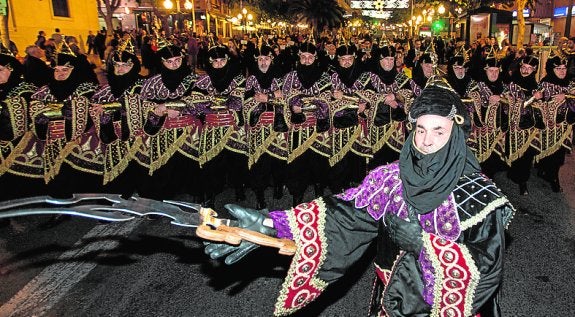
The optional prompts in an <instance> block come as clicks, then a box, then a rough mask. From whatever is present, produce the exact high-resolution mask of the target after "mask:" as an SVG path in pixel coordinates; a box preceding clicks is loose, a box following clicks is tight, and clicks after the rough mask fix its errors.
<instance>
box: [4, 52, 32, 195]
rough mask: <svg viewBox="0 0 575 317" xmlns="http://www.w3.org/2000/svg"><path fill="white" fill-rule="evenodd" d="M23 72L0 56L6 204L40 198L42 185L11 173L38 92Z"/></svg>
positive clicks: (8, 57) (16, 63)
mask: <svg viewBox="0 0 575 317" xmlns="http://www.w3.org/2000/svg"><path fill="white" fill-rule="evenodd" d="M23 68H24V67H23V66H22V64H21V63H20V62H19V61H18V60H17V59H16V57H14V56H12V54H11V53H10V52H8V51H3V52H0V187H1V188H2V197H3V198H4V199H6V200H9V199H11V198H16V197H22V196H26V195H30V194H32V195H33V194H37V192H36V190H37V189H38V188H40V185H41V182H39V181H33V180H31V179H30V178H27V177H24V176H28V175H22V174H18V173H15V174H12V173H11V172H10V168H11V166H12V163H13V161H14V159H15V156H16V155H17V149H16V147H17V146H18V144H19V143H20V142H22V140H23V139H24V138H23V137H24V135H25V134H26V132H28V127H29V124H30V121H29V120H30V119H29V117H28V104H29V102H30V96H32V94H33V93H34V92H35V91H36V90H37V88H36V86H34V85H32V84H30V83H27V82H24V81H22V72H23V70H24V69H23ZM24 142H25V141H24ZM15 150H16V153H14V151H15Z"/></svg>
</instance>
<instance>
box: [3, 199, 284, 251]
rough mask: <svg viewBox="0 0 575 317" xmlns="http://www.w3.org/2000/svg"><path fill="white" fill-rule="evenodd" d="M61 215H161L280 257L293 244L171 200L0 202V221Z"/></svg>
mask: <svg viewBox="0 0 575 317" xmlns="http://www.w3.org/2000/svg"><path fill="white" fill-rule="evenodd" d="M54 214H64V215H71V216H80V217H85V218H92V219H97V220H105V221H116V222H118V221H129V220H132V219H134V218H136V216H137V217H144V216H161V217H166V218H170V219H171V223H172V224H173V225H177V226H183V227H192V228H197V229H196V231H195V233H196V235H197V236H198V237H200V238H203V239H206V240H211V241H217V242H226V243H230V244H239V243H240V242H241V241H242V240H247V241H250V242H253V243H256V244H259V245H264V246H270V247H275V248H278V249H280V251H279V252H280V253H281V254H286V255H290V254H293V253H294V252H295V244H294V243H293V241H290V240H286V239H277V238H273V237H269V236H266V235H263V234H261V233H259V232H254V231H250V230H247V229H244V228H239V227H237V226H238V222H237V221H235V220H230V219H224V218H217V217H216V216H217V213H216V212H215V211H214V210H212V209H210V208H203V207H202V206H201V205H199V204H194V203H188V202H183V201H173V200H164V201H159V200H154V199H148V198H142V197H138V196H133V197H130V198H128V199H124V198H122V196H121V195H118V194H74V195H73V196H72V198H64V199H60V198H53V197H50V196H36V197H29V198H22V199H15V200H8V201H4V202H0V219H1V218H9V217H21V216H30V215H54Z"/></svg>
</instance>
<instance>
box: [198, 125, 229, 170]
mask: <svg viewBox="0 0 575 317" xmlns="http://www.w3.org/2000/svg"><path fill="white" fill-rule="evenodd" d="M223 131H225V132H224V133H222V132H223ZM206 132H209V133H210V136H208V133H206ZM233 132H234V128H233V127H231V126H226V127H206V128H205V129H204V130H203V131H202V135H201V139H200V140H201V141H200V158H199V160H198V161H199V163H200V167H202V166H203V165H204V164H206V163H207V162H208V161H210V160H211V159H213V158H214V157H216V156H217V155H218V154H220V152H222V151H223V150H224V149H225V148H226V144H227V143H228V140H229V139H230V137H231V136H232V133H233ZM217 134H222V137H220V138H218V135H217ZM208 139H209V140H208ZM208 141H209V143H210V144H209V145H210V147H209V148H208Z"/></svg>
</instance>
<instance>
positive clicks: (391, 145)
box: [367, 45, 431, 168]
mask: <svg viewBox="0 0 575 317" xmlns="http://www.w3.org/2000/svg"><path fill="white" fill-rule="evenodd" d="M374 57H375V60H374V63H375V65H374V66H373V67H372V69H373V71H372V73H371V81H370V87H369V88H368V89H369V90H370V91H371V92H370V94H371V96H372V97H371V98H370V103H371V107H370V109H369V110H368V112H367V114H368V120H369V121H368V125H367V126H368V128H369V134H368V135H369V143H370V147H371V152H372V155H373V158H372V159H370V162H369V167H370V168H374V167H376V166H380V165H382V164H387V163H391V162H393V161H395V160H397V159H398V158H399V152H401V148H402V146H403V143H404V142H405V133H404V121H405V119H406V114H405V111H406V110H407V109H409V106H411V103H412V102H413V96H417V95H419V94H420V93H421V89H420V86H418V85H417V84H416V82H415V81H414V80H411V79H410V78H409V77H407V76H406V75H405V73H403V72H398V71H397V68H396V67H395V48H394V47H393V46H390V45H383V46H382V47H380V48H379V50H378V51H377V53H376V54H375V55H374ZM425 58H426V60H425V61H427V58H429V55H427V56H426V57H425ZM429 62H431V59H429ZM430 65H431V64H430Z"/></svg>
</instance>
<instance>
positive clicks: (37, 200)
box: [0, 194, 201, 227]
mask: <svg viewBox="0 0 575 317" xmlns="http://www.w3.org/2000/svg"><path fill="white" fill-rule="evenodd" d="M200 207H201V206H200V205H198V204H191V203H187V202H179V201H158V200H153V199H147V198H141V197H137V196H134V197H130V198H128V199H124V198H122V196H121V195H118V194H73V196H72V198H53V197H50V196H36V197H29V198H22V199H15V200H8V201H5V202H2V203H0V218H8V217H21V216H30V215H50V214H65V215H72V216H80V217H86V218H93V219H98V220H106V221H128V220H132V219H134V218H135V216H138V217H143V216H150V215H155V216H162V217H167V218H170V219H171V220H172V222H171V223H172V224H174V225H178V226H184V227H197V226H198V225H199V223H200V218H199V214H198V211H199V209H200ZM182 208H184V209H188V210H189V211H185V210H184V209H182Z"/></svg>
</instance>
